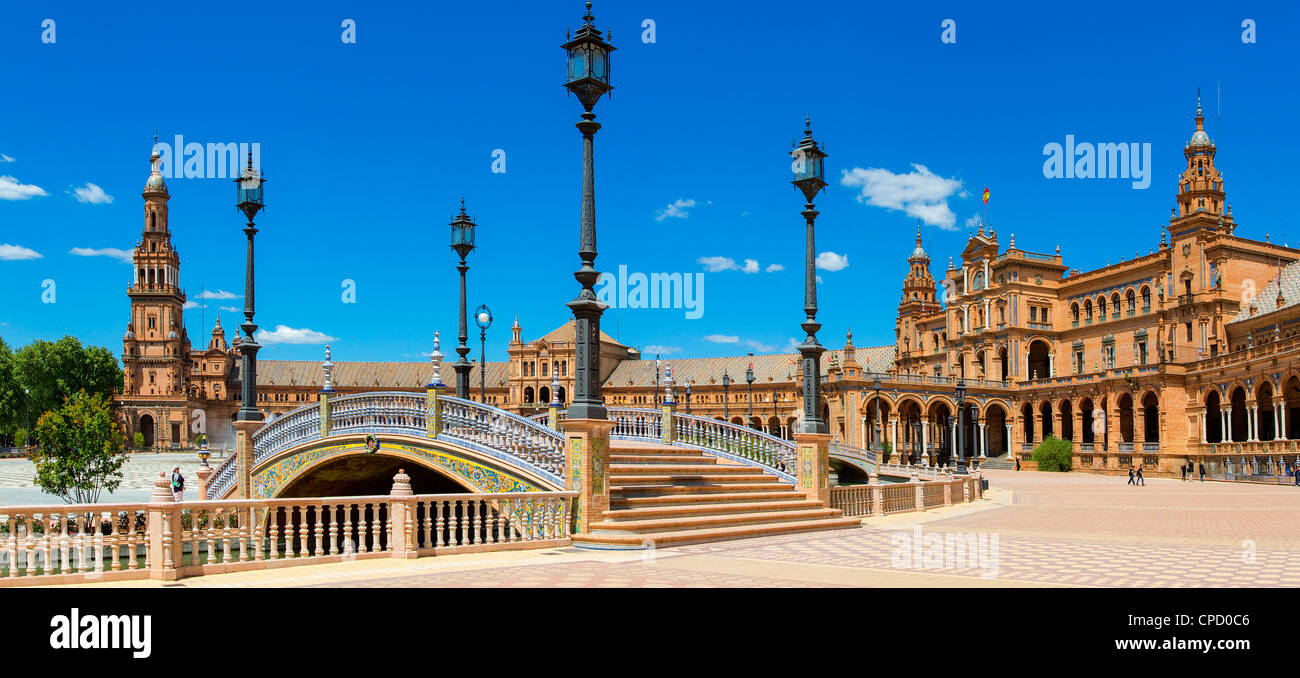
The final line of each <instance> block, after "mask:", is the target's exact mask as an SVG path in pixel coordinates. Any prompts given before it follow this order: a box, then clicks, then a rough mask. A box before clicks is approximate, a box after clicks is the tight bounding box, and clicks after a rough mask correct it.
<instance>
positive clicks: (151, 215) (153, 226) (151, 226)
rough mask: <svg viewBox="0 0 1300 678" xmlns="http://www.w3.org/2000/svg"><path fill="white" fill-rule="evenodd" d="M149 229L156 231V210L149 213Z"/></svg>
mask: <svg viewBox="0 0 1300 678" xmlns="http://www.w3.org/2000/svg"><path fill="white" fill-rule="evenodd" d="M149 230H151V231H156V230H158V213H157V212H150V213H149Z"/></svg>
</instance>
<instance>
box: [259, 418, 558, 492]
mask: <svg viewBox="0 0 1300 678" xmlns="http://www.w3.org/2000/svg"><path fill="white" fill-rule="evenodd" d="M370 435H371V434H361V433H354V434H345V435H337V436H329V437H327V438H317V439H314V440H311V441H308V442H305V443H302V444H300V445H296V446H293V447H290V448H288V449H285V450H283V451H281V452H279V453H277V454H275V455H274V456H272V457H271V458H269V459H266V460H264V461H262V462H261V463H259V464H257V465H256V466H254V468H253V470H252V477H251V484H250V491H251V493H252V495H253V497H254V498H258V499H263V498H276V497H280V496H286V495H285V492H286V491H290V490H291V488H294V487H297V488H301V487H303V486H304V485H310V486H313V487H315V488H317V489H315V490H313V492H314V494H313V496H341V495H342V494H343V492H340V491H327V488H328V486H329V484H330V480H329V476H330V475H331V474H332V473H331V472H332V471H333V470H336V469H343V468H346V469H348V470H350V471H354V472H355V471H358V470H361V471H363V473H362V474H360V475H358V474H356V473H353V474H351V479H350V481H349V482H351V483H352V484H355V485H361V484H365V483H369V482H372V481H371V480H369V479H370V478H379V479H380V480H377V481H373V482H381V481H382V480H384V479H385V475H386V480H387V483H388V484H389V485H390V486H391V482H392V476H393V473H392V472H390V471H391V469H390V468H389V467H390V466H391V467H397V466H400V467H401V468H405V469H407V473H408V475H412V485H413V488H412V489H414V490H415V491H416V493H417V494H427V493H436V492H439V491H452V492H454V491H457V490H456V489H455V488H459V490H458V491H462V492H543V491H555V490H562V489H564V488H563V487H559V486H558V485H557V483H555V482H554V481H553V480H550V479H546V478H542V477H540V476H538V475H536V474H534V473H531V472H529V471H527V470H525V469H523V468H518V467H515V466H512V465H510V464H508V463H506V462H505V461H503V460H501V459H499V458H496V457H493V456H491V455H489V454H486V453H484V452H481V451H479V450H474V449H471V448H469V447H464V446H461V445H456V444H453V443H450V442H448V441H444V440H438V439H431V438H422V437H417V436H412V435H400V434H381V435H377V436H375V440H376V442H377V443H378V444H379V447H378V449H377V450H375V451H373V452H372V451H371V450H369V449H367V446H366V440H367V438H368V437H370ZM412 470H414V474H412ZM417 479H418V482H417ZM420 485H428V486H429V487H430V489H429V490H425V489H424V488H423V487H420ZM381 486H382V485H381ZM294 493H295V494H296V491H294ZM381 494H387V492H382V493H381Z"/></svg>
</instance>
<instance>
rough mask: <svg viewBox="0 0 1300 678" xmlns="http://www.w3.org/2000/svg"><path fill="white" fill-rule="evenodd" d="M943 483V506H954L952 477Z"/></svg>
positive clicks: (948, 477)
mask: <svg viewBox="0 0 1300 678" xmlns="http://www.w3.org/2000/svg"><path fill="white" fill-rule="evenodd" d="M941 482H943V505H944V506H952V476H947V477H946V478H944V479H943V480H942V481H941Z"/></svg>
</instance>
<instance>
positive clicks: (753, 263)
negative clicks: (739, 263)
mask: <svg viewBox="0 0 1300 678" xmlns="http://www.w3.org/2000/svg"><path fill="white" fill-rule="evenodd" d="M741 270H742V271H744V272H746V273H758V260H757V259H746V260H745V267H744V268H743V269H741Z"/></svg>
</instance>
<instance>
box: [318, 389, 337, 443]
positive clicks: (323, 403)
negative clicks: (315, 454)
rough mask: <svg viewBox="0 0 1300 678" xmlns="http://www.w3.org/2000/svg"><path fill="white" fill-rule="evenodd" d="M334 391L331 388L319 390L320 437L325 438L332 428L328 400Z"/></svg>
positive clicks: (331, 397) (332, 396)
mask: <svg viewBox="0 0 1300 678" xmlns="http://www.w3.org/2000/svg"><path fill="white" fill-rule="evenodd" d="M334 394H335V391H334V389H333V388H328V389H324V390H322V391H321V392H320V437H322V438H327V437H329V434H330V429H331V428H332V422H331V421H330V400H332V399H333V398H334Z"/></svg>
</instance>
